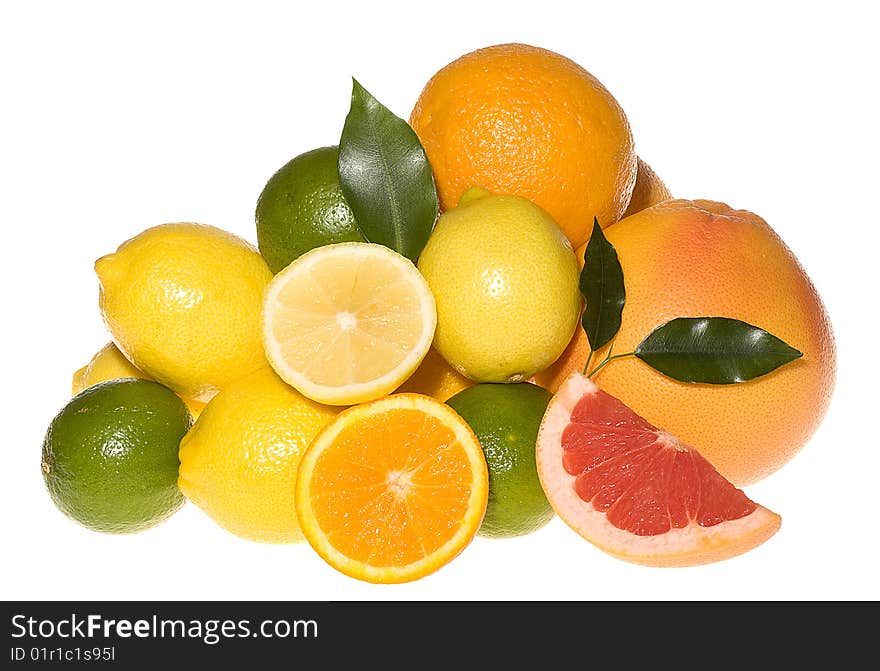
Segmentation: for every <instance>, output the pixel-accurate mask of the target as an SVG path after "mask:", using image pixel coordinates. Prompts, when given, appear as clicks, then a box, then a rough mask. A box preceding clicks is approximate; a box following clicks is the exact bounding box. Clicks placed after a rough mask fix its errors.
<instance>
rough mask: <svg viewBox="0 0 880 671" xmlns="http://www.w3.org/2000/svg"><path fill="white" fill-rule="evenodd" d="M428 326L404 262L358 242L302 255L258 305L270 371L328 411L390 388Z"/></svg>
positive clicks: (418, 284) (431, 320)
mask: <svg viewBox="0 0 880 671" xmlns="http://www.w3.org/2000/svg"><path fill="white" fill-rule="evenodd" d="M436 324H437V311H436V308H435V305H434V297H433V296H432V295H431V291H430V289H428V285H427V283H426V282H425V280H424V278H423V277H422V276H421V275H420V274H419V271H418V270H416V267H415V266H414V265H413V264H412V262H411V261H410V260H409V259H407V258H406V257H404V256H401V255H400V254H398V253H396V252H393V251H392V250H390V249H388V248H387V247H383V246H382V245H374V244H370V243H366V242H342V243H338V244H335V245H325V246H324V247H317V248H315V249H313V250H311V251H309V252H306V253H305V254H303V255H302V256H300V257H299V258H297V259H296V260H295V261H293V262H292V263H291V264H290V265H289V266H287V267H286V268H285V269H284V270H282V271H281V272H280V273H278V274H277V275H276V276H275V278H274V279H273V280H272V282H271V284H270V285H269V289H268V290H267V291H266V300H265V304H264V306H263V339H264V344H265V347H266V354H267V356H268V358H269V362H270V363H271V364H272V368H274V369H275V371H276V372H277V373H278V374H279V375H280V376H281V378H282V379H283V380H284V381H285V382H287V383H288V384H290V385H293V386H294V387H295V388H296V389H298V390H299V391H300V392H301V393H302V394H304V395H305V396H307V397H309V398H310V399H312V400H314V401H318V402H319V403H329V404H332V405H352V404H354V403H362V402H364V401H370V400H373V399H377V398H379V397H381V396H384V395H386V394H389V393H391V392H392V391H394V390H395V389H397V387H399V386H400V385H401V384H402V383H403V382H404V381H405V380H406V379H407V378H409V376H410V375H412V373H413V371H415V369H416V368H417V367H418V366H419V364H420V363H421V362H422V359H424V358H425V355H426V354H427V352H428V349H429V348H430V347H431V339H432V338H433V337H434V328H435V326H436ZM570 335H571V334H569V336H570Z"/></svg>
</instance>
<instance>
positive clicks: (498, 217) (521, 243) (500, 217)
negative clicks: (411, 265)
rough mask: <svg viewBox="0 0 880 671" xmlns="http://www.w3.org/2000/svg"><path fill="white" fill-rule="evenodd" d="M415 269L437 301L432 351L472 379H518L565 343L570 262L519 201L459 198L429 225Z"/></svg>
mask: <svg viewBox="0 0 880 671" xmlns="http://www.w3.org/2000/svg"><path fill="white" fill-rule="evenodd" d="M419 270H421V271H422V274H423V275H424V277H425V279H426V280H427V281H428V285H429V286H430V287H431V291H432V292H433V294H434V298H435V300H436V301H437V333H436V336H435V339H434V346H435V347H436V348H437V349H438V350H439V352H440V354H442V355H443V357H444V358H445V359H446V360H447V361H448V362H449V363H450V364H451V365H452V366H453V367H454V368H455V369H456V370H458V371H459V372H461V373H462V374H464V375H466V376H468V377H469V378H471V379H473V380H477V381H479V382H519V381H522V380H527V379H528V378H530V377H531V376H532V375H534V374H535V373H536V372H538V371H540V370H543V369H544V368H546V367H547V366H549V365H550V364H551V363H553V362H554V361H555V360H556V359H557V358H558V357H559V355H560V354H561V353H562V351H563V350H564V349H565V346H566V345H567V344H568V342H569V340H571V335H572V333H574V328H575V325H576V324H577V321H578V316H579V313H580V306H581V297H580V292H579V290H578V263H577V260H576V259H575V255H574V252H573V251H572V248H571V243H570V242H569V241H568V239H567V238H566V237H565V235H564V234H563V233H562V231H561V230H560V228H559V227H558V226H557V225H556V223H555V222H554V221H553V219H552V218H551V217H550V215H549V214H547V213H546V212H545V211H544V210H542V209H541V208H539V207H538V206H537V205H535V204H534V203H532V202H530V201H528V200H526V199H525V198H521V197H519V196H505V195H490V194H489V193H488V192H486V191H484V190H483V189H470V190H469V191H466V192H465V193H464V195H463V196H462V198H461V200H460V201H459V205H458V207H456V208H453V209H451V210H449V211H447V212H446V213H444V214H443V215H442V216H441V217H440V219H439V221H438V222H437V226H436V227H435V229H434V232H433V233H432V234H431V237H430V239H429V240H428V244H427V245H426V247H425V249H424V251H423V252H422V255H421V257H419Z"/></svg>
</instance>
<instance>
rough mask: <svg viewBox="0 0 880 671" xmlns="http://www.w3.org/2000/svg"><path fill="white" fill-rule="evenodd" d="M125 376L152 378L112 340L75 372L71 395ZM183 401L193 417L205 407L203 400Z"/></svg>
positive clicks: (186, 399) (189, 399) (188, 399)
mask: <svg viewBox="0 0 880 671" xmlns="http://www.w3.org/2000/svg"><path fill="white" fill-rule="evenodd" d="M124 377H136V378H140V379H142V380H150V379H152V378H151V377H150V376H149V375H147V374H146V373H144V371H142V370H140V369H139V368H136V367H135V366H133V365H132V363H131V361H129V360H128V359H126V358H125V356H124V355H123V354H122V352H120V351H119V348H118V347H116V345H114V344H113V343H112V342H110V343H107V344H106V345H104V346H103V347H102V348H101V349H100V350H98V353H97V354H95V356H93V357H92V359H91V361H89V362H88V363H87V364H86V365H85V366H83V367H82V368H80V369H79V370H78V371H76V372H75V373H74V374H73V384H72V385H71V395H72V396H76V395H77V394H78V393H79V392H81V391H82V390H83V389H88V388H89V387H91V386H92V385H96V384H98V383H99V382H107V381H108V380H119V379H121V378H124ZM183 402H184V403H186V407H187V408H189V411H190V413H191V414H192V416H193V417H198V416H199V413H200V412H201V411H202V409H203V408H204V407H205V404H204V403H202V402H201V401H194V400H193V399H191V398H184V399H183Z"/></svg>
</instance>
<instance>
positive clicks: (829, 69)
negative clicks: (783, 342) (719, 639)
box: [0, 0, 880, 600]
mask: <svg viewBox="0 0 880 671" xmlns="http://www.w3.org/2000/svg"><path fill="white" fill-rule="evenodd" d="M133 5H134V3H116V2H103V3H99V2H85V1H80V2H56V3H49V2H28V3H25V2H20V3H11V2H9V3H3V8H2V10H0V226H2V235H3V239H2V244H0V249H2V255H3V257H2V264H0V272H2V287H3V304H2V311H3V320H2V321H3V327H2V331H0V337H2V339H3V347H2V352H3V368H2V371H3V376H2V377H3V382H4V384H3V385H2V389H0V393H2V395H3V399H2V409H3V422H2V426H3V432H4V440H3V441H2V443H3V444H2V461H0V496H2V501H0V511H2V519H3V540H2V547H3V550H2V552H0V562H2V570H0V590H2V591H0V598H4V599H12V598H22V599H87V598H88V599H319V600H338V599H648V600H653V599H861V598H871V599H877V598H880V580H878V577H877V576H878V573H877V563H876V562H877V556H878V552H880V541H878V538H880V531H878V526H877V519H878V497H877V488H878V487H877V483H878V472H880V468H878V467H880V440H878V433H880V432H878V429H877V421H878V412H877V391H876V390H877V378H878V373H880V370H878V365H877V350H878V347H877V342H878V338H880V334H878V332H877V329H876V326H877V321H878V320H877V317H876V312H877V289H878V283H877V254H878V245H880V239H878V228H880V222H878V219H880V216H878V208H877V178H878V170H877V156H878V149H880V147H878V134H877V126H878V119H880V109H878V105H877V93H876V88H877V87H876V81H877V80H876V66H877V65H878V63H880V57H878V51H877V47H876V44H877V40H876V35H875V29H876V26H877V21H876V18H875V17H872V16H869V15H868V12H870V11H872V10H869V9H864V8H866V7H870V3H860V2H859V3H857V2H852V3H848V2H836V3H833V5H828V8H827V9H820V8H818V7H817V6H816V5H810V4H808V3H790V4H789V3H768V2H758V3H752V2H737V3H733V4H728V3H724V6H725V7H728V8H725V9H718V8H717V7H718V6H720V5H721V3H703V2H694V3H673V2H664V3H650V2H644V3H638V4H636V3H609V2H606V3H584V2H571V3H560V2H551V1H549V0H541V1H540V2H537V3H534V2H532V3H516V2H511V1H507V2H480V3H477V2H473V1H472V0H471V1H469V2H452V1H449V0H444V1H443V2H437V3H412V2H407V3H400V4H399V6H397V5H392V4H382V3H378V2H357V3H351V5H352V6H351V7H346V6H344V5H343V4H342V3H331V2H323V3H277V4H273V3H266V2H249V3H238V5H237V8H233V7H234V6H233V5H232V3H229V4H227V3H220V2H204V3H196V2H190V3H183V2H173V3H168V2H156V1H155V0H154V1H153V2H149V3H139V5H140V8H139V9H133V8H131V7H132V6H133ZM126 7H127V8H126ZM831 7H833V9H831ZM510 41H522V42H528V43H532V44H536V45H539V46H543V47H547V48H550V49H553V50H555V51H558V52H560V53H563V54H565V55H567V56H569V57H571V58H573V59H574V60H576V61H578V62H579V63H581V64H582V65H583V66H584V67H586V68H587V69H588V70H590V71H591V72H592V73H593V74H595V75H596V76H597V77H599V78H600V79H601V80H602V81H603V82H604V84H605V85H606V86H607V87H608V88H609V89H610V90H611V91H612V93H613V94H614V95H615V96H616V97H617V99H618V100H619V101H620V103H621V104H622V105H623V107H624V109H625V110H626V112H627V114H628V117H629V120H630V122H631V124H632V127H633V131H634V134H635V138H636V146H637V150H638V153H639V154H640V155H641V156H642V157H644V158H645V159H646V160H647V161H648V162H649V163H650V164H651V165H652V166H653V167H654V169H655V170H656V171H657V172H658V174H660V175H661V176H662V178H663V179H664V180H665V181H666V183H667V184H668V186H669V187H670V188H671V190H672V191H673V192H674V194H675V195H676V196H682V197H690V198H696V197H703V198H712V199H716V200H724V201H726V202H728V203H729V204H731V205H733V206H735V207H739V208H746V209H751V210H753V211H755V212H757V213H759V214H760V215H762V216H763V217H764V218H765V219H767V220H768V222H769V223H770V224H771V225H772V226H773V227H775V228H776V230H777V231H778V232H779V233H780V235H781V236H782V237H783V239H784V240H785V241H786V242H787V243H788V245H789V246H790V247H791V249H792V250H793V251H794V252H795V254H796V255H797V256H798V257H799V258H800V260H801V262H802V263H803V264H804V266H805V267H806V269H807V271H808V272H809V273H810V275H811V276H812V278H813V280H814V282H815V284H816V286H817V287H818V289H819V291H820V293H821V294H822V296H823V298H824V300H825V302H826V304H827V306H828V310H829V312H830V315H831V319H832V323H833V325H834V328H835V331H836V336H837V342H838V348H839V375H838V382H837V389H836V393H835V396H834V400H833V403H832V406H831V409H830V411H829V414H828V415H827V418H826V419H825V421H824V423H823V424H822V426H821V428H820V429H819V431H818V432H817V433H816V435H815V436H814V438H813V439H812V440H811V441H810V443H809V444H808V445H807V446H806V447H805V448H804V450H803V451H802V452H801V453H800V455H798V457H797V458H796V459H795V460H794V461H792V462H790V463H789V464H788V465H787V466H786V467H785V468H784V469H783V470H781V471H779V472H778V473H776V474H774V475H773V476H771V477H769V478H767V479H766V480H764V481H762V482H760V483H758V484H756V485H754V486H752V487H751V488H748V490H747V491H748V493H749V494H750V496H751V497H752V498H754V499H755V500H757V501H759V502H761V503H764V504H765V505H767V506H768V507H769V508H771V509H773V510H776V511H778V512H779V513H781V514H782V516H783V526H782V530H781V531H780V532H779V533H778V534H777V536H775V537H774V538H773V539H771V540H770V541H769V542H768V543H766V544H765V545H764V546H762V547H760V548H758V549H757V550H755V551H754V552H751V553H749V554H747V555H745V556H742V557H738V558H735V559H733V560H730V561H727V562H723V563H720V564H716V565H710V566H704V567H699V568H692V569H674V570H661V569H650V568H644V567H638V566H634V565H630V564H626V563H623V562H619V561H617V560H614V559H612V558H610V557H608V556H606V555H604V554H603V553H601V552H600V551H598V550H596V549H594V548H593V547H592V546H591V545H589V544H588V543H587V542H586V541H583V540H582V539H581V538H580V537H578V536H577V535H575V534H574V532H572V531H570V530H569V529H568V528H567V527H566V526H565V525H564V524H562V523H561V522H560V521H559V520H554V521H553V522H552V523H551V524H550V525H549V526H547V527H545V528H544V529H543V530H541V531H540V532H538V533H536V534H534V535H532V536H528V537H524V538H520V539H515V540H501V541H499V540H496V541H491V540H485V539H477V540H476V541H475V542H474V543H473V544H472V545H471V546H470V547H469V548H467V549H466V550H465V552H464V553H463V554H462V555H461V556H460V557H459V558H458V559H457V560H455V561H454V562H452V563H451V564H450V565H449V566H447V567H446V568H444V569H442V570H441V571H440V572H438V573H436V574H434V575H433V576H430V577H428V578H426V579H423V580H421V581H419V582H416V583H412V584H408V585H402V586H372V585H368V584H364V583H360V582H357V581H355V580H352V579H349V578H347V577H345V576H343V575H341V574H339V573H337V572H335V571H334V570H333V569H331V568H330V567H329V566H327V565H326V564H324V563H323V562H322V560H321V559H319V558H318V556H317V555H316V554H315V553H313V552H312V550H311V549H310V548H309V547H308V545H296V546H266V545H259V544H255V543H250V542H247V541H244V540H239V539H237V538H235V537H233V536H232V535H229V534H227V533H226V532H224V531H223V530H221V529H220V528H219V527H217V526H215V525H214V524H213V523H212V522H211V521H210V520H209V519H208V518H207V517H206V516H205V515H203V514H202V513H201V511H199V510H198V509H196V508H195V507H194V506H192V505H187V506H186V507H185V508H184V509H183V510H182V511H181V512H179V513H178V514H177V515H176V516H174V517H173V518H172V519H171V520H170V521H168V522H167V523H166V524H164V525H162V526H160V527H158V528H156V529H154V530H151V531H148V532H145V533H142V534H139V535H134V536H121V537H120V536H108V535H102V534H99V533H94V532H91V531H88V530H86V529H84V528H81V527H79V526H78V525H77V524H75V523H73V522H72V521H70V520H68V519H67V518H65V517H64V516H62V515H61V513H59V512H58V511H57V510H56V509H55V507H54V506H53V504H52V502H51V500H50V498H49V496H48V494H47V493H46V492H45V490H44V486H43V482H42V478H41V475H40V469H39V461H40V444H41V441H42V438H43V434H44V432H45V429H46V426H47V425H48V423H49V421H50V420H51V418H52V417H53V415H54V414H55V412H56V411H57V410H58V409H59V408H60V407H61V406H62V405H63V404H64V403H65V402H66V401H67V400H68V394H69V388H70V378H71V374H72V373H73V371H74V370H75V369H77V368H78V367H80V366H82V365H84V364H85V363H86V361H87V360H88V359H89V358H90V357H91V355H92V354H93V353H94V352H95V351H96V350H97V349H98V348H99V347H101V346H102V345H103V344H104V343H105V342H107V340H108V336H107V334H106V333H105V332H104V330H103V327H102V325H101V322H100V318H99V315H98V310H97V282H96V279H95V277H94V274H93V271H92V263H93V261H94V259H95V258H97V257H99V256H101V255H103V254H105V253H108V252H110V251H113V250H115V248H116V247H117V245H118V244H119V243H120V242H122V241H123V240H125V239H127V238H129V237H131V236H133V235H136V234H137V233H138V232H140V231H141V230H143V229H144V228H147V227H149V226H152V225H155V224H159V223H163V222H168V221H198V222H203V223H207V224H213V225H215V226H219V227H222V228H225V229H228V230H230V231H233V232H235V233H237V234H239V235H241V236H243V237H245V238H247V239H249V240H251V241H252V242H255V239H256V238H255V231H254V221H253V212H254V206H255V203H256V199H257V196H258V194H259V193H260V190H261V189H262V187H263V184H264V183H265V181H266V179H267V178H268V177H269V176H270V175H271V174H272V173H273V172H274V171H275V170H276V169H277V168H278V167H280V166H281V165H282V164H283V163H285V162H286V161H287V160H288V159H290V158H291V157H293V156H294V155H296V154H299V153H300V152H303V151H305V150H308V149H312V148H314V147H318V146H324V145H328V144H334V143H336V142H337V141H338V136H339V132H340V130H341V127H342V122H343V119H344V117H345V113H346V111H347V109H348V99H349V94H350V79H349V78H350V77H351V76H352V75H355V76H357V78H358V79H359V80H360V81H361V83H362V84H363V85H364V86H365V87H366V88H367V89H369V90H370V91H371V92H372V93H374V94H375V95H376V96H377V97H378V98H379V99H380V100H382V101H383V102H384V103H385V104H386V105H388V106H389V107H390V108H391V109H392V110H394V111H395V112H396V113H397V114H398V115H400V116H403V117H408V115H409V111H410V110H411V108H412V105H413V103H414V102H415V100H416V97H417V96H418V94H419V92H420V90H421V88H422V86H423V85H424V83H425V82H426V81H427V79H428V78H429V77H430V76H431V75H432V74H433V73H434V72H435V71H436V70H437V69H439V68H440V67H442V66H443V65H445V64H446V63H448V62H449V61H451V60H453V59H455V58H456V57H458V56H459V55H461V54H463V53H465V52H467V51H470V50H472V49H475V48H478V47H481V46H486V45H489V44H495V43H499V42H510ZM767 281H768V282H772V278H767ZM742 439H743V440H744V441H747V440H748V439H749V437H748V435H743V436H742Z"/></svg>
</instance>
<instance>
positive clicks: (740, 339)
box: [635, 317, 803, 384]
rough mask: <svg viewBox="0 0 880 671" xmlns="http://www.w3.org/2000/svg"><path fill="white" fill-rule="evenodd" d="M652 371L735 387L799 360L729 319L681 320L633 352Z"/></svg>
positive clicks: (776, 342)
mask: <svg viewBox="0 0 880 671" xmlns="http://www.w3.org/2000/svg"><path fill="white" fill-rule="evenodd" d="M635 355H636V356H637V357H639V358H640V359H641V360H642V361H644V362H645V363H647V364H648V365H649V366H651V367H652V368H655V369H656V370H658V371H660V372H661V373H663V374H664V375H668V376H669V377H671V378H674V379H676V380H681V381H682V382H707V383H710V384H733V383H735V382H744V381H745V380H751V379H752V378H755V377H758V376H759V375H764V374H766V373H769V372H770V371H772V370H775V369H776V368H779V366H781V365H783V364H786V363H788V362H789V361H794V360H795V359H797V358H799V357H801V356H803V354H802V353H801V352H799V351H798V350H796V349H795V348H794V347H791V346H790V345H788V344H787V343H785V342H783V341H782V340H780V339H779V338H777V337H776V336H775V335H773V334H771V333H768V332H767V331H765V330H764V329H761V328H758V327H757V326H752V325H751V324H747V323H746V322H743V321H740V320H738V319H728V318H727V317H679V318H678V319H673V320H672V321H668V322H666V323H665V324H663V325H661V326H658V327H657V328H655V329H654V330H653V331H652V332H651V333H650V334H649V335H648V337H647V338H645V339H644V340H643V341H642V342H641V343H640V344H639V346H638V347H636V349H635Z"/></svg>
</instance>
